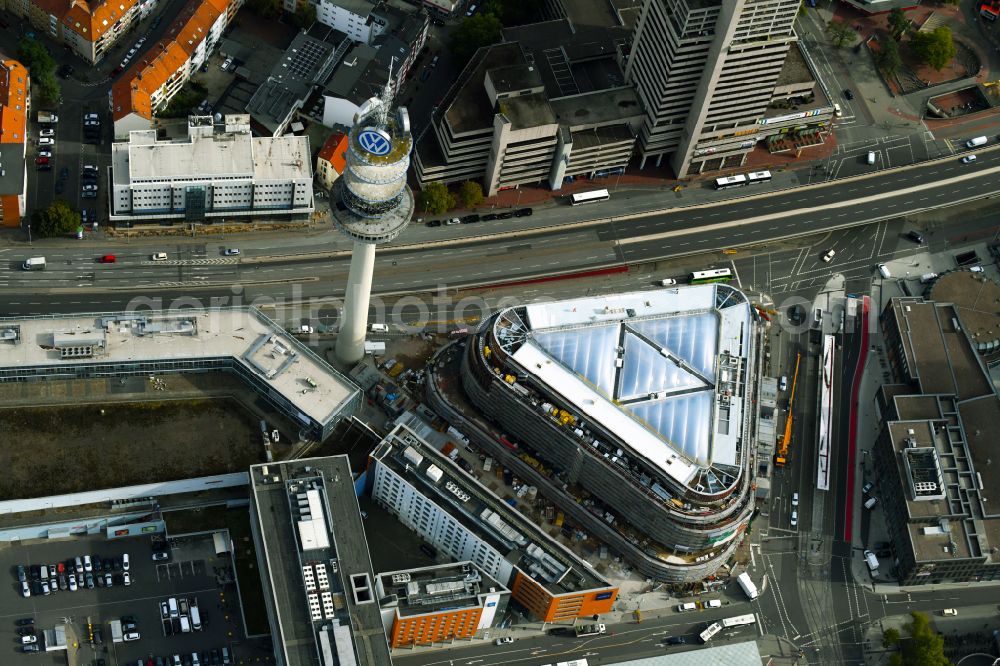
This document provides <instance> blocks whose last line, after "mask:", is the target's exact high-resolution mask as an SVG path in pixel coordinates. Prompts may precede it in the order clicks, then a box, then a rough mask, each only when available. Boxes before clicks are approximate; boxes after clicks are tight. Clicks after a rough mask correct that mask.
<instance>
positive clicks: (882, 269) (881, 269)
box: [878, 264, 892, 280]
mask: <svg viewBox="0 0 1000 666" xmlns="http://www.w3.org/2000/svg"><path fill="white" fill-rule="evenodd" d="M878 274H879V275H881V276H882V277H884V278H885V279H886V280H888V279H889V278H891V277H892V273H890V272H889V267H888V266H886V265H885V264H879V265H878Z"/></svg>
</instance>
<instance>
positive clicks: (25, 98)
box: [0, 59, 31, 227]
mask: <svg viewBox="0 0 1000 666" xmlns="http://www.w3.org/2000/svg"><path fill="white" fill-rule="evenodd" d="M30 88H31V79H30V77H29V76H28V70H27V68H26V67H25V66H24V65H22V64H21V63H19V62H18V61H16V60H10V59H7V60H0V225H2V226H4V227H20V226H21V220H22V218H24V215H25V212H26V208H27V201H28V174H27V166H26V164H25V153H26V150H27V144H28V136H27V134H28V114H29V113H30V111H31V106H30V105H31V95H30V92H29V91H30Z"/></svg>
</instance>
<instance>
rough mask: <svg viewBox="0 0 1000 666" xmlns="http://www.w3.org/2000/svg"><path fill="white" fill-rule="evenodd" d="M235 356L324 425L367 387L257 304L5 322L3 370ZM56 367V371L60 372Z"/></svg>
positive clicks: (0, 326)
mask: <svg viewBox="0 0 1000 666" xmlns="http://www.w3.org/2000/svg"><path fill="white" fill-rule="evenodd" d="M218 358H228V359H232V362H233V363H235V364H238V365H239V366H241V367H242V369H243V370H244V373H247V374H251V375H253V376H254V377H256V379H257V381H258V382H261V383H264V384H266V385H267V386H268V388H269V390H271V391H274V392H275V393H276V394H278V395H280V396H282V398H284V399H285V400H286V401H287V402H288V403H289V404H291V405H294V407H295V409H297V410H298V411H300V412H302V413H303V414H305V415H307V416H308V417H310V418H312V419H313V420H315V421H316V422H318V423H320V424H325V423H328V422H329V421H330V420H331V419H334V418H336V417H337V416H338V415H339V414H340V413H341V412H342V411H343V410H344V409H345V408H346V407H347V406H348V405H349V404H351V403H352V402H353V401H354V400H355V399H356V397H357V395H358V394H359V392H360V389H359V388H358V387H357V386H355V385H354V384H353V383H352V382H351V381H350V380H349V379H347V378H346V377H344V376H343V375H341V374H340V373H338V372H337V371H336V370H334V369H333V368H332V367H330V366H329V365H328V364H327V363H326V362H325V361H323V360H322V359H320V358H319V357H317V356H316V355H315V354H313V353H312V352H311V351H310V350H309V348H308V347H306V346H305V345H303V344H301V343H300V342H298V341H297V340H295V339H294V338H293V337H292V336H290V335H288V334H287V333H286V332H285V331H284V330H282V329H281V328H280V327H278V326H277V325H276V324H275V323H274V322H272V321H271V320H269V319H267V317H265V316H264V315H263V314H261V313H260V312H259V311H257V310H256V309H254V308H220V309H214V310H193V309H192V310H177V311H148V312H118V313H101V314H91V315H74V316H52V317H29V318H23V319H17V318H7V319H0V373H2V375H3V376H4V377H7V378H12V377H25V378H31V377H38V376H45V375H53V374H54V372H53V370H52V368H57V369H58V368H68V367H71V366H82V367H87V366H93V365H95V364H104V365H122V364H129V365H133V364H149V365H148V367H149V372H156V369H155V368H154V366H153V365H152V364H155V363H157V362H160V363H162V362H182V361H189V360H190V361H198V360H199V359H205V360H209V359H218ZM56 372H57V370H56Z"/></svg>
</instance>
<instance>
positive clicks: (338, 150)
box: [319, 132, 347, 173]
mask: <svg viewBox="0 0 1000 666" xmlns="http://www.w3.org/2000/svg"><path fill="white" fill-rule="evenodd" d="M346 152H347V135H346V134H344V133H343V132H334V133H333V134H331V135H330V136H328V137H327V138H326V141H324V142H323V147H322V148H320V149H319V159H321V160H326V161H327V162H329V163H330V164H331V166H333V168H334V169H336V171H337V173H344V169H345V168H346V167H347V162H346V160H345V157H344V155H345V153H346Z"/></svg>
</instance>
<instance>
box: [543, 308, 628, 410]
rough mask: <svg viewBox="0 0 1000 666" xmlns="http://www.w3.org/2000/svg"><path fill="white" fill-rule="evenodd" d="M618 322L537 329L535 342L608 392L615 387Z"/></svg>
mask: <svg viewBox="0 0 1000 666" xmlns="http://www.w3.org/2000/svg"><path fill="white" fill-rule="evenodd" d="M618 331H619V325H618V324H607V325H602V326H594V327H590V328H583V329H570V330H555V331H545V332H541V333H535V335H534V339H535V342H536V343H537V344H538V345H539V346H541V347H542V349H544V350H545V351H547V352H548V353H549V354H551V355H552V357H553V358H554V359H556V360H557V361H559V362H560V363H562V364H563V365H565V366H566V367H567V368H569V369H570V370H572V371H574V372H576V373H577V374H579V375H582V376H583V377H584V378H585V379H586V380H587V381H588V382H590V383H591V384H593V385H594V386H596V387H597V388H598V389H599V390H600V391H601V393H603V394H604V395H606V396H611V395H613V392H614V387H615V347H617V346H618Z"/></svg>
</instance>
